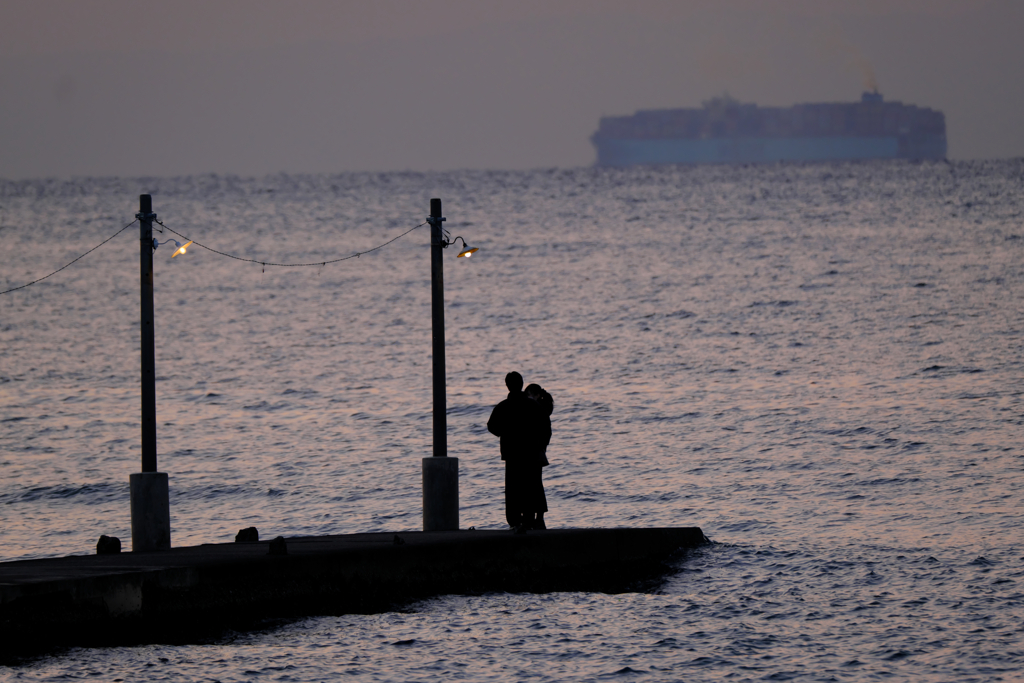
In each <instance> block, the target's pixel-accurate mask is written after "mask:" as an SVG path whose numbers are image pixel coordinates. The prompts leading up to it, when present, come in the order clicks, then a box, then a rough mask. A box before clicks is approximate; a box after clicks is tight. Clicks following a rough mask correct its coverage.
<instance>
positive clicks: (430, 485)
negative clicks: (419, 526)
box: [423, 457, 459, 531]
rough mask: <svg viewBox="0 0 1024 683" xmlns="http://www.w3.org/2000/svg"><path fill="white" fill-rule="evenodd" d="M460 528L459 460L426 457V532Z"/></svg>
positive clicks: (424, 507) (424, 518) (424, 499)
mask: <svg viewBox="0 0 1024 683" xmlns="http://www.w3.org/2000/svg"><path fill="white" fill-rule="evenodd" d="M458 528H459V459H458V458H435V457H431V458H423V530H424V531H455V530H457V529H458Z"/></svg>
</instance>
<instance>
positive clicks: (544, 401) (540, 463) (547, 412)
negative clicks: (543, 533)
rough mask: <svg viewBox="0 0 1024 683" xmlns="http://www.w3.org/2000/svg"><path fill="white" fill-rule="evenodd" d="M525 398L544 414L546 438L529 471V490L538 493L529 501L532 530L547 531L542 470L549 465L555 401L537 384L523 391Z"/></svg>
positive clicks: (546, 506) (546, 508) (546, 509)
mask: <svg viewBox="0 0 1024 683" xmlns="http://www.w3.org/2000/svg"><path fill="white" fill-rule="evenodd" d="M523 393H525V394H526V397H527V398H528V399H530V400H531V401H534V402H535V403H536V404H537V405H538V406H540V409H541V412H542V413H544V417H545V418H546V419H547V438H546V439H544V442H543V444H542V445H541V451H540V457H539V458H538V460H537V465H536V466H535V467H533V468H532V470H531V471H530V478H531V480H532V481H531V482H530V490H532V491H539V494H536V495H535V496H534V497H533V498H532V499H531V501H532V502H533V503H534V510H533V512H534V513H536V517H535V518H534V520H533V525H532V528H534V529H547V526H546V525H545V524H544V513H545V512H547V511H548V501H547V497H546V496H545V495H544V480H543V476H542V475H543V468H545V467H547V466H548V465H550V464H551V463H550V462H548V444H549V443H550V442H551V413H553V412H554V410H555V401H554V399H553V398H551V394H549V393H548V392H546V391H545V390H544V388H543V387H542V386H541V385H539V384H531V385H529V386H527V387H526V389H524V390H523Z"/></svg>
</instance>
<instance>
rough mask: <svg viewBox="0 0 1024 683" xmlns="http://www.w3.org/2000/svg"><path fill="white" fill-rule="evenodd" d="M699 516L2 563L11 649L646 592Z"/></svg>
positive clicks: (2, 644) (5, 640) (2, 623)
mask: <svg viewBox="0 0 1024 683" xmlns="http://www.w3.org/2000/svg"><path fill="white" fill-rule="evenodd" d="M707 542H708V541H707V539H706V538H705V537H704V534H703V533H702V532H701V530H700V529H699V528H696V527H688V528H683V527H679V528H662V529H552V530H547V531H531V532H529V533H526V534H515V533H512V532H511V531H505V530H502V531H474V530H463V531H438V532H400V533H397V534H396V533H377V534H354V535H348V536H324V537H298V538H287V539H283V542H282V541H281V540H280V539H277V540H276V543H275V542H272V541H259V542H250V543H222V544H210V545H201V546H193V547H188V548H171V549H168V550H162V551H157V552H135V553H122V554H119V555H78V556H72V557H62V558H53V559H42V560H24V561H19V562H4V563H0V660H4V661H10V660H11V659H14V658H18V657H24V656H30V655H32V654H35V653H39V652H45V651H48V650H52V649H54V648H59V647H63V646H104V645H118V644H125V645H128V644H143V643H188V642H200V641H202V640H204V639H208V638H215V637H217V636H218V635H219V634H221V633H223V632H224V630H225V629H229V628H230V629H239V630H241V629H249V628H254V627H260V626H261V625H265V624H266V623H267V620H270V619H291V618H299V617H307V616H316V615H337V614H353V613H375V612H382V611H388V610H392V609H396V608H400V607H402V606H403V605H407V604H409V603H410V602H411V601H415V600H420V599H424V598H430V597H435V596H440V595H453V594H462V595H469V594H481V593H491V592H526V593H547V592H554V591H586V592H603V593H622V592H630V591H638V590H644V589H646V588H650V587H652V586H654V585H656V584H657V582H658V580H659V579H660V578H661V577H662V576H664V575H665V574H666V573H667V572H669V571H671V569H672V566H671V564H670V563H671V562H672V561H674V560H677V559H678V558H680V557H681V556H682V554H683V553H684V552H685V551H686V550H687V549H691V548H695V547H697V546H700V545H703V544H705V543H707Z"/></svg>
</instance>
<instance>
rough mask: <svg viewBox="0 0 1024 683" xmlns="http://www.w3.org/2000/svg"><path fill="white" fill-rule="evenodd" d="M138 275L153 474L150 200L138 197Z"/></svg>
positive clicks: (147, 465) (145, 447)
mask: <svg viewBox="0 0 1024 683" xmlns="http://www.w3.org/2000/svg"><path fill="white" fill-rule="evenodd" d="M138 218H139V230H140V238H139V241H140V252H139V253H140V258H141V273H142V327H141V330H142V471H143V472H156V471H157V468H156V352H155V350H154V347H155V345H156V343H155V334H154V331H153V220H154V219H155V218H156V214H155V213H153V198H152V197H151V196H150V195H148V194H144V195H140V196H139V213H138Z"/></svg>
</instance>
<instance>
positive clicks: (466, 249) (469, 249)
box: [443, 235, 480, 258]
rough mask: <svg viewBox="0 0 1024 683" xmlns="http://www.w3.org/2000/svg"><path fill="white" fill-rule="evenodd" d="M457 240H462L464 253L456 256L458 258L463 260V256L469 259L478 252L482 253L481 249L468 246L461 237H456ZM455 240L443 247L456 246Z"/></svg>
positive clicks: (461, 252)
mask: <svg viewBox="0 0 1024 683" xmlns="http://www.w3.org/2000/svg"><path fill="white" fill-rule="evenodd" d="M455 240H462V251H460V252H459V255H458V256H456V258H462V257H463V256H465V257H466V258H469V257H470V256H472V255H473V254H475V253H476V252H478V251H480V247H471V246H469V245H468V244H466V239H465V238H464V237H462V236H461V235H460V236H459V237H456V238H455ZM455 240H452V241H451V242H445V243H444V245H443V246H446V247H447V246H448V245H449V244H455Z"/></svg>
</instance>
